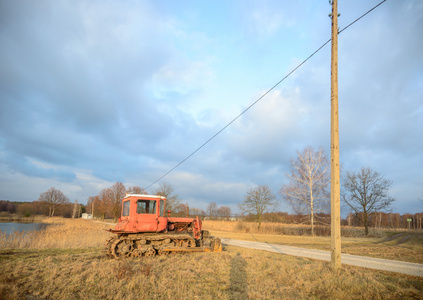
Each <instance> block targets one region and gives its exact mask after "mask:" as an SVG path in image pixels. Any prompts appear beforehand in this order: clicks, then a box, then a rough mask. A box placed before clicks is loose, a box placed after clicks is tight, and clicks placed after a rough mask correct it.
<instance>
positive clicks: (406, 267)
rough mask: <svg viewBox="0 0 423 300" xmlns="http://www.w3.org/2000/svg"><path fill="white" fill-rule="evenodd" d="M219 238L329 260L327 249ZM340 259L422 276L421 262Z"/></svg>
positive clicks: (348, 256)
mask: <svg viewBox="0 0 423 300" xmlns="http://www.w3.org/2000/svg"><path fill="white" fill-rule="evenodd" d="M221 240H222V243H223V244H226V245H231V246H237V247H244V248H250V249H256V250H264V251H270V252H276V253H281V254H286V255H293V256H299V257H307V258H312V259H319V260H324V261H330V260H331V257H330V252H329V251H323V250H315V249H306V248H299V247H292V246H284V245H277V244H269V243H260V242H250V241H240V240H233V239H226V238H221ZM341 261H342V264H345V265H351V266H357V267H363V268H369V269H375V270H382V271H389V272H396V273H402V274H407V275H413V276H420V277H423V264H416V263H409V262H402V261H397V260H389V259H381V258H373V257H367V256H358V255H351V254H346V253H342V254H341Z"/></svg>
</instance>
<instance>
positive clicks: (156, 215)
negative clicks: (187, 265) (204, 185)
mask: <svg viewBox="0 0 423 300" xmlns="http://www.w3.org/2000/svg"><path fill="white" fill-rule="evenodd" d="M165 209H166V198H165V197H162V196H152V195H137V194H129V195H127V196H126V197H125V198H124V199H123V200H122V215H121V217H120V218H119V222H118V224H117V225H116V226H115V229H114V230H110V232H112V233H115V234H116V235H115V236H114V237H112V238H110V239H109V241H108V242H107V253H108V254H109V255H111V256H113V257H116V258H118V257H128V256H134V257H139V256H153V255H156V254H166V253H170V252H198V251H213V252H220V251H222V245H221V241H220V239H219V238H215V237H211V236H210V235H209V232H208V231H207V230H203V229H202V224H201V220H200V219H198V217H196V218H175V217H169V216H166V215H165V212H166V210H165ZM169 213H170V211H169V212H168V215H169Z"/></svg>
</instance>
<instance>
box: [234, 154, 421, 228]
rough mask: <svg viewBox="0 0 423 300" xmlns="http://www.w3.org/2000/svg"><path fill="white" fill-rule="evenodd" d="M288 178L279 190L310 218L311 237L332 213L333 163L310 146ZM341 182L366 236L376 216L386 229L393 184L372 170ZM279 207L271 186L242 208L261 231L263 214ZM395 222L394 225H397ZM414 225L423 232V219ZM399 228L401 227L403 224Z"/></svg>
mask: <svg viewBox="0 0 423 300" xmlns="http://www.w3.org/2000/svg"><path fill="white" fill-rule="evenodd" d="M287 178H288V184H285V185H283V186H282V187H281V189H280V190H279V193H280V196H281V199H282V200H283V201H285V202H286V203H288V204H289V205H290V206H291V208H292V209H293V211H294V212H295V213H296V214H297V215H305V216H307V218H308V221H309V224H310V226H311V233H312V234H314V226H315V224H316V223H318V222H319V221H320V220H318V218H319V217H320V216H321V215H322V214H323V215H324V214H328V213H329V212H330V161H329V159H328V158H327V156H326V154H325V152H324V151H323V150H322V149H321V148H320V149H319V150H317V151H316V150H314V149H313V148H312V147H310V146H307V147H306V148H305V149H304V150H303V151H297V156H296V157H295V158H294V159H291V161H290V171H289V173H288V174H287ZM341 181H342V184H341V187H342V189H341V199H342V202H343V203H344V205H345V207H346V209H348V210H349V211H350V215H351V214H352V215H353V216H354V222H355V223H359V224H360V226H363V227H364V231H365V234H366V235H367V234H368V233H369V226H373V224H374V223H375V222H377V221H376V220H377V217H376V216H379V224H380V226H382V217H381V216H382V214H383V213H385V214H387V213H389V212H390V210H391V205H392V203H393V202H394V201H395V199H394V198H393V197H391V196H390V195H389V188H390V187H391V185H392V181H391V180H388V179H386V178H385V177H384V176H383V175H382V174H380V173H378V172H377V171H375V170H372V169H371V168H368V167H362V168H361V169H360V170H359V171H346V172H345V173H344V175H343V176H342V179H341ZM277 206H278V201H277V199H276V196H275V195H274V194H273V193H272V191H271V189H270V188H269V187H268V186H267V185H259V186H257V187H255V188H251V189H250V190H249V191H248V192H247V193H246V195H245V197H244V201H243V202H242V203H241V204H240V205H239V208H240V210H241V211H242V212H243V213H244V214H247V215H249V216H253V217H254V219H255V221H256V222H257V223H258V228H259V229H260V225H261V222H262V219H263V214H264V213H266V212H269V211H272V209H274V208H276V207H277ZM388 215H389V214H388ZM417 215H420V214H417ZM389 216H390V215H389ZM316 218H317V219H316ZM350 219H351V218H350ZM391 219H392V220H393V219H394V217H392V218H391ZM392 220H391V221H390V223H389V224H391V225H392V224H394V221H392ZM413 220H414V219H413ZM413 220H411V221H413ZM411 221H410V222H411ZM395 222H396V221H395ZM407 222H408V221H407ZM413 222H414V224H416V225H415V226H417V227H419V226H420V227H419V228H421V218H420V219H419V217H418V216H416V220H415V221H413ZM385 223H386V222H385ZM396 224H397V225H399V222H396Z"/></svg>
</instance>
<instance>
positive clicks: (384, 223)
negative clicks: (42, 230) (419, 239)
mask: <svg viewBox="0 0 423 300" xmlns="http://www.w3.org/2000/svg"><path fill="white" fill-rule="evenodd" d="M75 205H77V207H78V210H77V212H78V213H77V215H76V217H80V216H81V214H82V213H85V212H89V213H90V212H91V207H90V206H87V207H86V206H85V205H83V204H75V203H65V204H60V205H58V206H57V208H56V213H55V216H61V217H64V218H71V217H72V214H73V213H74V211H75ZM188 209H189V215H190V216H191V217H195V216H196V215H198V216H199V217H200V218H202V219H209V220H210V219H212V220H244V221H247V222H248V221H253V220H254V218H253V216H243V215H232V216H229V215H219V214H212V215H208V213H206V212H205V211H204V210H201V209H197V208H188ZM8 214H17V215H19V216H22V217H30V216H34V215H44V216H48V215H49V207H48V203H45V202H43V201H32V202H18V201H7V200H0V216H7V215H8ZM186 214H187V210H186V209H185V210H184V209H181V210H176V211H175V213H174V214H173V215H174V216H186ZM106 217H107V216H106ZM109 217H111V216H109ZM315 218H316V219H317V222H316V225H330V214H316V215H315ZM408 220H410V221H408ZM422 220H423V213H416V214H409V213H406V214H403V215H401V214H399V213H384V212H377V213H373V214H371V215H370V220H369V221H370V222H369V226H370V227H372V228H388V229H408V228H410V229H422ZM263 222H272V223H284V224H303V225H308V224H310V216H308V215H302V214H289V213H286V212H272V213H265V214H264V215H263ZM341 224H342V226H354V227H360V226H362V224H361V223H360V216H359V215H358V214H356V213H350V214H349V215H348V216H347V217H346V218H344V219H342V222H341ZM409 226H410V227H409Z"/></svg>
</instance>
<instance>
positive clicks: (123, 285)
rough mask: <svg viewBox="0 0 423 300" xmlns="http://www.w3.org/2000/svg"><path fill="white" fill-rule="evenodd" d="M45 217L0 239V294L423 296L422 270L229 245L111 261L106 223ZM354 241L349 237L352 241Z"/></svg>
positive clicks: (302, 241) (313, 240) (273, 238)
mask: <svg viewBox="0 0 423 300" xmlns="http://www.w3.org/2000/svg"><path fill="white" fill-rule="evenodd" d="M49 222H51V224H52V225H51V226H48V227H47V229H46V230H44V231H40V232H39V233H34V236H31V237H29V238H28V240H26V239H25V238H21V239H20V238H19V237H15V238H14V239H13V241H9V240H4V239H3V240H2V241H1V243H2V244H1V245H2V246H1V247H2V250H0V264H1V268H0V299H39V298H40V299H57V298H58V299H309V298H312V299H344V298H348V299H421V298H422V295H423V278H421V277H414V276H407V275H402V274H401V275H399V274H395V273H389V272H382V271H373V270H368V269H363V268H358V267H351V266H343V267H342V270H341V271H340V272H338V273H333V272H332V271H331V270H330V268H329V264H328V263H327V262H322V261H314V260H311V259H307V258H298V257H291V256H286V255H282V254H277V253H270V252H265V251H258V250H249V249H243V248H237V247H232V246H227V247H225V248H224V251H223V252H221V253H191V254H184V255H183V254H177V255H171V256H160V257H153V258H142V259H122V260H113V259H109V258H106V257H105V256H104V254H103V245H104V242H105V241H106V239H107V238H108V236H109V234H108V233H107V232H105V231H104V230H103V229H104V228H106V227H108V225H105V224H102V223H96V222H93V221H90V220H66V219H50V220H49ZM223 233H224V232H222V235H223ZM225 234H228V235H229V234H230V233H228V232H226V233H225ZM219 235H220V234H219ZM246 237H248V238H250V239H251V240H261V241H265V240H268V241H269V242H272V243H277V242H278V241H279V242H280V241H281V240H280V238H281V237H282V238H283V240H282V241H283V242H284V243H288V244H295V245H300V246H304V247H309V246H311V245H317V247H322V248H324V247H326V243H327V240H328V238H324V237H294V236H281V235H258V234H251V233H249V234H246V233H234V234H233V236H232V238H238V239H242V238H244V239H245V238H246ZM419 239H420V237H412V238H407V240H406V241H404V240H405V237H403V236H396V237H395V236H394V237H389V238H388V239H387V240H386V241H380V243H379V244H377V241H379V240H378V239H374V240H372V239H371V240H370V241H371V242H370V244H372V245H382V246H383V245H384V244H385V245H384V247H387V246H389V245H391V244H395V243H396V241H404V242H403V243H402V244H403V245H404V244H406V245H408V246H407V247H411V248H410V249H412V248H413V247H415V246H416V245H417V246H418V245H420V243H421V241H420V240H419ZM359 240H360V239H358V240H357V241H355V240H353V239H351V241H350V245H351V246H354V245H355V246H356V245H358V244H359ZM344 242H345V241H344ZM13 243H16V245H18V246H14V244H13ZM4 245H6V246H7V247H4ZM382 246H381V247H382ZM363 247H364V246H363ZM366 249H367V248H366ZM381 249H382V248H381Z"/></svg>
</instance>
